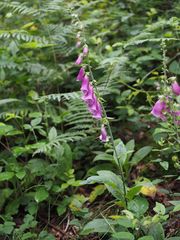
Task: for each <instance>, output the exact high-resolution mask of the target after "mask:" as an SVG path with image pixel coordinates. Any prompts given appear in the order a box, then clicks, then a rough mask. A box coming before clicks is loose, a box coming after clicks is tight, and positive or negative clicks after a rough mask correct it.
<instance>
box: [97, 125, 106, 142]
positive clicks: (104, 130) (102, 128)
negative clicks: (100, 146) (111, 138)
mask: <svg viewBox="0 0 180 240" xmlns="http://www.w3.org/2000/svg"><path fill="white" fill-rule="evenodd" d="M99 139H100V140H101V141H102V142H107V141H108V136H107V132H106V129H105V127H104V125H102V126H101V135H100V136H99Z"/></svg>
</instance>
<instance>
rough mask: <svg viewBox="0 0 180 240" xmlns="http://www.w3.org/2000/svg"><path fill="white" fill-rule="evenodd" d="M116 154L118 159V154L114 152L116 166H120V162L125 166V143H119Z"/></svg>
mask: <svg viewBox="0 0 180 240" xmlns="http://www.w3.org/2000/svg"><path fill="white" fill-rule="evenodd" d="M116 152H117V155H118V159H117V157H116V154H115V152H114V160H115V162H116V164H117V165H119V162H120V163H121V164H122V165H123V164H124V163H125V161H126V158H127V151H126V147H125V145H124V143H123V142H122V141H121V140H120V142H119V143H118V145H117V146H116Z"/></svg>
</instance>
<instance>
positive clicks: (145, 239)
mask: <svg viewBox="0 0 180 240" xmlns="http://www.w3.org/2000/svg"><path fill="white" fill-rule="evenodd" d="M138 240H154V238H153V237H152V236H144V237H140V238H138Z"/></svg>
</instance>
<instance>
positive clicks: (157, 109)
mask: <svg viewBox="0 0 180 240" xmlns="http://www.w3.org/2000/svg"><path fill="white" fill-rule="evenodd" d="M166 110H167V108H166V103H165V102H164V101H162V100H158V101H157V102H156V103H155V104H154V106H153V109H152V111H151V114H152V115H154V116H155V117H157V118H160V119H161V120H163V121H166V117H165V116H164V113H163V112H164V111H166Z"/></svg>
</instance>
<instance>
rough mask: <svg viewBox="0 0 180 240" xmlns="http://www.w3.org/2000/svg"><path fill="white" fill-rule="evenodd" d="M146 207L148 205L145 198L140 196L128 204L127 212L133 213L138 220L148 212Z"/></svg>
mask: <svg viewBox="0 0 180 240" xmlns="http://www.w3.org/2000/svg"><path fill="white" fill-rule="evenodd" d="M148 207H149V204H148V201H147V200H146V198H143V197H140V196H137V197H135V199H133V200H131V201H130V202H128V210H129V211H131V212H133V213H134V215H135V216H137V218H140V217H141V216H142V215H143V214H144V213H145V212H146V211H147V210H148Z"/></svg>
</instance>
